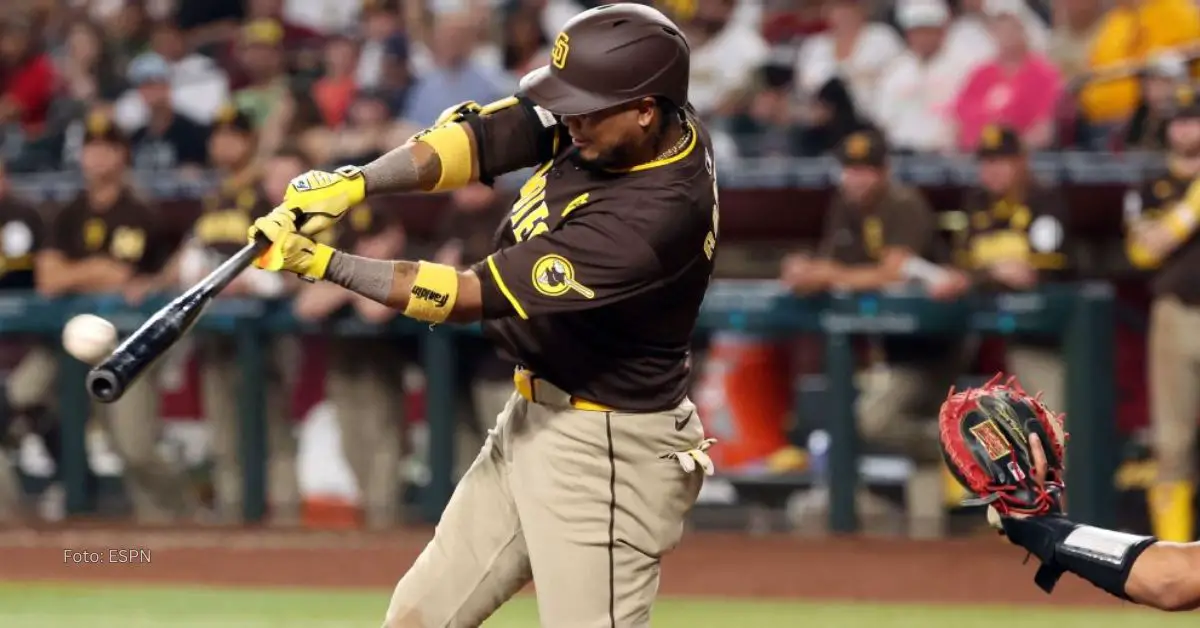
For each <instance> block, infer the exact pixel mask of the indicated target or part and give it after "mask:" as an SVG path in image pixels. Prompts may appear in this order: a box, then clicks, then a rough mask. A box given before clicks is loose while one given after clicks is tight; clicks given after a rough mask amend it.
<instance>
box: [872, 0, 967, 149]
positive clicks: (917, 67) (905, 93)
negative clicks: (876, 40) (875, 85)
mask: <svg viewBox="0 0 1200 628" xmlns="http://www.w3.org/2000/svg"><path fill="white" fill-rule="evenodd" d="M896 19H897V21H898V22H899V23H900V27H901V28H902V29H904V37H905V41H906V43H907V44H908V49H907V50H905V51H904V52H903V53H902V54H901V55H900V56H899V57H898V58H897V59H896V60H895V62H893V63H892V65H891V66H889V67H888V70H887V72H886V73H885V74H884V76H883V78H882V79H881V80H880V82H879V103H878V105H877V106H876V112H877V114H876V118H877V122H878V124H879V127H880V128H881V129H882V130H883V131H884V132H885V133H886V134H887V137H888V143H889V144H891V145H892V146H893V147H895V148H897V149H900V150H905V151H915V152H944V151H950V150H953V149H954V146H955V142H954V140H955V137H954V130H955V129H954V123H953V121H952V118H951V116H950V110H951V108H952V107H953V105H954V98H955V97H956V96H957V95H958V92H959V90H960V89H962V85H963V83H965V82H966V79H967V76H968V74H969V73H970V72H971V70H973V69H974V68H973V67H972V66H971V65H969V64H970V60H969V59H968V60H963V59H961V58H958V57H954V56H952V55H951V54H949V53H950V51H949V50H947V48H946V46H945V38H946V27H947V25H948V24H949V22H950V10H949V8H948V7H947V6H946V3H945V1H944V0H900V3H899V4H898V5H897V7H896Z"/></svg>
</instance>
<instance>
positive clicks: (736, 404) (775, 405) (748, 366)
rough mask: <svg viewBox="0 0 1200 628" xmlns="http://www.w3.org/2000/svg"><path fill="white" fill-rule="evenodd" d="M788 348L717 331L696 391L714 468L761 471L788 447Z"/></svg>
mask: <svg viewBox="0 0 1200 628" xmlns="http://www.w3.org/2000/svg"><path fill="white" fill-rule="evenodd" d="M788 355H789V352H788V347H787V345H786V343H782V342H780V341H779V340H778V339H776V338H770V337H764V336H756V335H751V334H742V333H735V332H719V333H716V334H713V336H712V337H711V341H710V345H709V351H708V357H707V358H706V360H705V362H704V367H703V370H702V371H701V373H700V378H699V381H698V385H697V387H696V392H695V400H696V405H697V407H698V409H699V411H700V416H701V418H702V419H703V420H704V426H705V432H706V433H707V435H708V436H709V437H711V438H716V439H717V444H716V445H714V446H713V448H712V449H710V450H709V452H708V453H709V454H710V455H711V456H712V459H713V462H714V463H715V464H716V466H717V472H718V473H730V472H733V473H737V472H748V471H760V470H765V469H766V468H767V466H768V465H767V461H768V458H770V457H771V455H772V454H775V453H776V452H778V451H780V450H782V449H783V448H785V447H787V446H788V441H787V436H786V434H785V426H786V424H787V419H788V415H789V413H791V411H792V407H793V404H792V397H793V393H792V385H791V378H790V369H789V365H788Z"/></svg>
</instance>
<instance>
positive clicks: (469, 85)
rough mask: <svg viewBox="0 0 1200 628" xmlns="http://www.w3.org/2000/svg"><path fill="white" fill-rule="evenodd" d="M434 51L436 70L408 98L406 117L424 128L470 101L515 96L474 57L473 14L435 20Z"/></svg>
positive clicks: (475, 30) (475, 28)
mask: <svg viewBox="0 0 1200 628" xmlns="http://www.w3.org/2000/svg"><path fill="white" fill-rule="evenodd" d="M432 35H433V36H432V39H431V41H430V50H431V52H432V54H433V62H434V63H433V67H432V68H431V69H429V70H427V71H425V72H423V73H422V74H420V80H419V81H418V82H417V84H416V85H415V86H414V87H413V89H412V92H411V93H410V94H409V96H408V103H407V106H406V107H405V110H404V114H403V116H402V117H403V118H404V119H405V120H406V121H407V122H409V123H411V124H413V125H415V126H417V127H420V128H425V127H427V126H429V125H431V124H433V123H434V121H436V120H437V118H438V116H439V115H440V114H441V113H442V111H444V110H445V109H446V108H447V107H449V106H451V105H454V104H457V103H461V102H464V101H468V100H473V101H476V102H479V103H485V104H486V103H490V102H494V101H496V100H499V99H501V98H504V97H505V94H508V93H511V92H510V91H509V90H507V87H509V86H505V85H501V82H502V81H501V80H499V79H498V78H493V77H494V76H496V75H497V73H496V72H495V71H494V70H493V69H492V68H489V67H487V66H485V65H483V64H482V63H481V62H479V61H478V60H476V59H474V58H472V53H473V52H474V48H475V42H476V40H477V39H478V21H477V19H476V18H475V17H474V16H472V15H471V14H469V13H444V14H441V15H438V16H437V17H436V18H435V19H434V24H433V33H432Z"/></svg>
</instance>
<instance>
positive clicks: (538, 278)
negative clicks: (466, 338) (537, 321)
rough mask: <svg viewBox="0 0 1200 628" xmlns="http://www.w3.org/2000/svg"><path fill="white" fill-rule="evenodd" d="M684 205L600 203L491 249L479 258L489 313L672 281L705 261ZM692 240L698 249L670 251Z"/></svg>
mask: <svg viewBox="0 0 1200 628" xmlns="http://www.w3.org/2000/svg"><path fill="white" fill-rule="evenodd" d="M638 209H639V210H640V209H641V208H638ZM684 213H685V212H683V211H681V210H680V209H679V208H676V211H675V212H674V213H671V212H666V211H653V210H648V211H645V212H623V213H622V214H621V215H618V214H615V213H611V212H607V211H603V210H600V209H599V208H596V209H594V210H592V211H589V212H588V213H586V214H584V215H581V216H579V217H578V218H573V219H572V220H570V221H568V222H567V223H566V224H564V225H563V226H562V227H561V228H559V229H556V230H554V231H551V232H549V233H545V234H543V235H539V236H535V237H533V238H532V239H530V240H526V241H524V242H520V243H518V244H516V245H513V246H510V247H507V248H504V249H501V250H500V251H497V252H496V253H493V254H492V255H490V256H488V257H487V258H486V259H484V260H483V261H481V262H479V263H477V264H475V265H474V266H473V268H474V270H475V273H476V274H477V275H478V276H479V281H480V284H481V287H482V290H483V316H484V318H485V319H495V318H507V317H510V316H513V315H515V316H519V317H521V318H529V317H531V316H538V315H543V314H554V313H559V312H570V311H582V310H588V309H592V308H597V307H601V306H604V305H608V304H611V303H615V302H619V301H622V300H625V299H628V298H631V297H634V296H637V295H639V294H641V293H643V292H646V291H648V290H650V289H653V288H655V287H657V286H659V285H661V284H663V283H665V282H667V281H670V280H671V279H672V278H674V277H675V276H677V275H679V274H681V273H682V272H683V271H685V270H687V268H688V267H690V265H691V264H695V263H703V262H704V261H706V258H705V257H704V252H703V236H700V237H695V232H696V230H695V229H691V228H690V225H687V224H681V223H680V218H679V216H680V215H681V214H684ZM693 240H694V241H695V242H694V244H695V247H694V248H695V255H692V256H689V257H686V258H685V257H683V256H680V255H677V254H672V251H679V250H680V249H681V248H682V247H683V246H685V245H687V244H688V243H690V242H691V241H693ZM659 252H662V254H660V253H659ZM664 260H666V261H665V262H664Z"/></svg>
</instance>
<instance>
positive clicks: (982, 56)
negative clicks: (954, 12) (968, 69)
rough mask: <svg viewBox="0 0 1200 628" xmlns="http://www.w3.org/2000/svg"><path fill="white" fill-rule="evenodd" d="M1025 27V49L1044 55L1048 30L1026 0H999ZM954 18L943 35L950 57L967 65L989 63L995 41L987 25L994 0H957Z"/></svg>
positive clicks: (994, 50)
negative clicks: (944, 35) (957, 7)
mask: <svg viewBox="0 0 1200 628" xmlns="http://www.w3.org/2000/svg"><path fill="white" fill-rule="evenodd" d="M1002 3H1003V4H1004V5H1005V6H1006V10H1007V11H1010V12H1011V13H1012V14H1013V16H1014V17H1016V18H1017V19H1018V20H1019V21H1020V22H1021V24H1022V25H1023V26H1024V27H1025V29H1024V30H1025V36H1026V38H1027V40H1028V42H1029V47H1030V48H1031V49H1032V50H1036V51H1037V52H1045V51H1046V49H1047V48H1048V47H1049V44H1050V29H1049V28H1047V27H1046V22H1045V21H1044V20H1042V18H1041V17H1040V16H1038V14H1037V13H1036V12H1035V11H1034V10H1033V9H1031V8H1030V7H1029V5H1028V4H1027V3H1026V0H1002ZM958 6H959V11H958V16H957V17H955V18H954V21H953V22H951V24H950V29H949V31H947V33H946V47H947V48H948V49H949V50H950V54H951V55H953V56H955V57H958V58H962V59H963V61H966V62H969V63H981V62H984V61H989V60H991V59H992V58H993V57H995V56H996V48H997V42H996V40H995V37H994V35H993V33H992V29H991V27H990V26H989V21H990V19H989V16H990V15H991V14H992V13H993V12H995V10H996V6H997V3H996V2H995V1H994V0H960V1H959V3H958Z"/></svg>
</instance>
